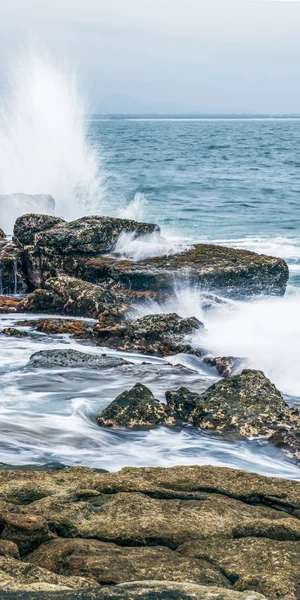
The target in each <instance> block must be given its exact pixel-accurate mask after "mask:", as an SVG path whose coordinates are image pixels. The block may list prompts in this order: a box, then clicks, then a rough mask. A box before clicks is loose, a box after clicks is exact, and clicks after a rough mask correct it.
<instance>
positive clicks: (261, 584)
mask: <svg viewBox="0 0 300 600" xmlns="http://www.w3.org/2000/svg"><path fill="white" fill-rule="evenodd" d="M179 552H180V553H182V554H184V555H185V556H190V557H193V558H201V559H203V560H208V561H211V562H212V563H213V564H218V566H219V567H220V569H222V571H223V573H224V574H225V575H226V576H227V577H228V579H229V580H230V581H232V583H233V584H234V589H236V590H241V591H243V590H245V589H252V590H255V591H257V592H260V593H262V594H265V595H266V597H267V598H269V599H270V600H277V599H278V598H280V600H298V599H299V569H300V566H299V552H300V542H299V541H297V542H295V541H277V540H270V539H267V537H266V538H265V539H257V538H256V537H251V538H246V539H240V540H209V541H207V542H205V543H202V542H201V543H199V542H197V541H194V542H188V543H187V544H184V545H183V546H182V547H181V548H179Z"/></svg>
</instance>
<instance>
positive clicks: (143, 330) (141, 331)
mask: <svg viewBox="0 0 300 600" xmlns="http://www.w3.org/2000/svg"><path fill="white" fill-rule="evenodd" d="M203 328H204V325H203V323H201V321H198V319H196V318H195V317H190V318H187V319H183V318H182V317H179V316H178V315H177V314H176V313H170V314H157V315H155V314H153V315H147V316H145V317H142V318H140V319H136V320H135V321H123V322H122V323H120V324H116V325H113V326H108V327H105V326H104V327H103V325H102V323H101V321H100V322H99V323H97V324H96V325H95V327H94V329H93V339H94V340H95V341H97V343H99V344H101V345H106V346H109V347H112V348H117V349H118V350H135V351H138V352H142V353H145V354H155V355H158V356H168V355H171V354H178V353H179V352H187V353H189V352H192V351H193V349H192V347H191V346H190V345H189V344H188V343H186V341H185V337H186V336H188V335H191V334H192V333H194V332H195V331H197V330H199V329H203ZM195 353H196V351H195ZM198 355H199V356H200V355H201V353H200V352H198Z"/></svg>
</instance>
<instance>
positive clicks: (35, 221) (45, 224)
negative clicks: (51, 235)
mask: <svg viewBox="0 0 300 600" xmlns="http://www.w3.org/2000/svg"><path fill="white" fill-rule="evenodd" d="M63 223H65V220H64V219H61V218H60V217H54V216H49V215H40V214H35V213H29V214H26V215H22V217H18V219H17V220H16V222H15V226H14V237H13V239H14V242H15V243H16V244H18V245H19V246H29V245H30V244H33V243H34V236H35V235H36V233H39V232H41V231H44V230H46V229H51V228H52V227H54V226H55V225H62V224H63Z"/></svg>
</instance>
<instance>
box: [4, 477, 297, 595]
mask: <svg viewBox="0 0 300 600" xmlns="http://www.w3.org/2000/svg"><path fill="white" fill-rule="evenodd" d="M299 518H300V482H298V481H289V480H283V479H276V478H267V477H263V476H260V475H256V474H254V473H245V472H243V471H238V470H233V469H228V468H218V467H210V466H204V467H197V466H195V467H172V468H168V469H164V468H130V467H127V468H124V469H122V470H121V471H119V472H117V473H108V472H106V473H103V472H98V471H97V470H94V469H90V468H86V467H71V468H66V469H62V470H59V471H57V472H43V471H40V470H39V471H34V470H25V471H24V470H17V471H13V470H0V523H1V528H0V531H1V533H0V575H1V576H0V597H1V598H5V597H7V598H11V597H13V596H11V595H9V593H10V594H12V593H13V592H14V593H15V598H16V599H19V600H21V599H25V598H45V600H46V599H47V600H48V599H49V600H50V598H52V597H53V598H61V597H66V598H69V599H70V600H71V599H72V600H73V599H74V600H75V599H76V598H81V599H82V600H83V599H86V600H87V599H89V600H92V599H95V600H96V599H99V600H100V599H102V598H103V599H104V598H121V597H123V598H128V599H129V598H133V599H134V598H149V600H150V599H151V600H153V599H154V598H162V599H167V598H170V599H174V598H177V599H178V600H179V599H180V598H183V599H185V600H190V599H192V598H193V599H198V598H199V599H200V598H203V599H204V600H206V599H207V600H212V599H215V600H220V599H223V600H231V599H232V600H249V599H250V598H251V600H253V599H255V600H263V599H268V600H277V599H278V598H280V599H282V600H298V599H299V585H298V582H299V576H300V565H299V551H300V521H299ZM125 584H126V585H125ZM122 586H123V587H122ZM6 591H7V594H6ZM38 594H40V596H38ZM62 594H67V595H66V596H62ZM122 594H123V596H122Z"/></svg>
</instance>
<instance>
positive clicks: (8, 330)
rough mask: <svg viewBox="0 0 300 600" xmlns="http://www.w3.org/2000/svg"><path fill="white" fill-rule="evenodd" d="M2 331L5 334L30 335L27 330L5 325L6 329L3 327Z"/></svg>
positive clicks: (20, 336)
mask: <svg viewBox="0 0 300 600" xmlns="http://www.w3.org/2000/svg"><path fill="white" fill-rule="evenodd" d="M0 333H2V334H3V335H7V336H10V337H17V338H22V337H27V335H28V333H27V332H26V331H22V330H21V329H16V328H15V327H4V329H2V330H1V332H0Z"/></svg>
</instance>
